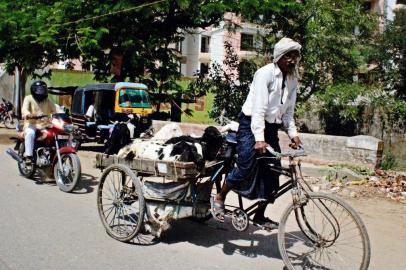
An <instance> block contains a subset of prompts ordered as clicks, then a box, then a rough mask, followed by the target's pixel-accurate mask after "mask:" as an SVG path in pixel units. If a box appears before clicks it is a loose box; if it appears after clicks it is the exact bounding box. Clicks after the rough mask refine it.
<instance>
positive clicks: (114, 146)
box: [104, 123, 131, 155]
mask: <svg viewBox="0 0 406 270" xmlns="http://www.w3.org/2000/svg"><path fill="white" fill-rule="evenodd" d="M130 142H131V137H130V130H129V129H128V127H127V124H125V123H118V124H116V125H115V126H114V128H113V131H112V132H111V135H110V137H109V138H108V139H107V142H106V144H105V145H104V147H105V151H104V153H105V154H108V155H115V154H117V153H118V152H119V151H120V149H121V148H123V147H124V146H126V145H127V144H129V143H130Z"/></svg>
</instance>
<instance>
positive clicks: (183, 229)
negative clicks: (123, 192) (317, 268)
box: [0, 145, 283, 270]
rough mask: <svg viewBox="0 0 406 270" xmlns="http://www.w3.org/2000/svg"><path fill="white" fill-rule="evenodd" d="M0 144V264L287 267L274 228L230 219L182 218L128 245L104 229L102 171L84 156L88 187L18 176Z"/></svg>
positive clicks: (38, 266)
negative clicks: (241, 229) (240, 226)
mask: <svg viewBox="0 0 406 270" xmlns="http://www.w3.org/2000/svg"><path fill="white" fill-rule="evenodd" d="M5 149H6V146H4V145H0V164H1V165H0V181H1V185H0V194H1V195H0V205H1V207H0V218H1V226H0V239H1V242H0V269H1V270H3V269H18V270H24V269H41V270H42V269H99V270H103V269H109V270H111V269H114V270H115V269H126V270H128V269H164V268H165V269H179V270H180V269H188V270H189V269H282V268H283V263H282V261H281V259H280V255H279V252H278V251H277V242H276V233H267V232H264V231H258V230H256V231H255V230H250V231H249V232H248V233H247V232H246V233H242V234H241V233H237V232H235V231H234V230H233V229H231V228H230V227H229V226H227V225H221V226H217V224H216V223H214V222H209V223H208V224H206V225H202V224H198V223H194V222H192V221H188V220H184V221H179V222H177V223H175V224H174V225H173V227H172V228H171V229H170V230H169V231H167V233H166V234H165V235H164V236H162V237H161V239H159V241H152V242H151V241H150V239H149V238H148V237H147V238H146V239H143V242H144V243H145V245H132V244H124V243H121V242H118V241H115V240H114V239H112V238H110V237H109V236H108V235H107V234H106V233H105V231H104V229H103V227H102V224H101V222H100V221H99V216H98V213H97V209H96V192H95V191H96V189H97V183H98V181H97V177H98V176H99V175H100V173H99V171H98V170H96V169H93V168H91V161H92V160H91V159H90V158H88V157H89V156H91V154H86V153H84V154H81V160H82V163H83V164H82V165H83V172H84V175H83V183H84V185H83V189H82V190H80V191H78V192H76V193H74V194H67V193H63V192H61V191H59V190H58V188H57V187H56V186H55V185H54V184H38V183H36V182H35V181H31V180H27V179H24V178H22V177H21V176H19V175H18V172H17V166H16V163H15V162H14V161H13V160H12V159H11V158H9V157H8V156H6V154H4V151H5Z"/></svg>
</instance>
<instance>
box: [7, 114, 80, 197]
mask: <svg viewBox="0 0 406 270" xmlns="http://www.w3.org/2000/svg"><path fill="white" fill-rule="evenodd" d="M43 117H48V116H40V117H39V118H43ZM39 118H38V119H39ZM72 131H73V125H72V121H71V118H70V117H69V116H68V115H67V114H65V113H57V114H53V115H52V116H51V118H50V125H49V127H47V128H45V129H44V130H38V132H37V133H38V134H37V136H36V141H35V146H34V156H33V161H32V162H31V161H27V160H25V158H24V151H25V145H24V132H22V131H21V132H20V133H19V134H18V138H17V139H16V146H15V148H14V150H17V152H15V151H14V150H13V149H11V148H9V149H7V151H6V152H7V153H8V154H9V155H10V156H11V157H12V158H14V159H15V160H16V161H17V165H18V170H19V172H20V174H21V175H22V176H24V177H26V178H33V177H34V174H35V173H36V172H37V171H40V172H41V173H42V175H43V176H44V177H52V176H53V178H55V180H56V184H57V185H58V187H59V189H60V190H62V191H64V192H71V191H73V190H74V189H75V187H76V186H77V184H78V182H79V180H80V178H81V164H80V159H79V157H78V155H77V153H76V149H75V148H74V147H73V146H72V145H71V139H72V136H71V134H72Z"/></svg>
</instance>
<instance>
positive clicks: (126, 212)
mask: <svg viewBox="0 0 406 270" xmlns="http://www.w3.org/2000/svg"><path fill="white" fill-rule="evenodd" d="M97 209H98V211H99V216H100V219H101V221H102V223H103V226H104V228H105V229H106V232H107V233H108V234H109V235H110V236H111V237H113V238H114V239H116V240H119V241H122V242H128V241H130V240H131V239H133V238H134V237H135V236H136V235H137V234H138V232H139V231H140V229H141V227H142V222H143V218H144V212H145V201H144V195H143V193H142V188H141V183H140V181H139V179H138V177H137V176H136V174H135V173H134V172H133V171H132V170H131V169H130V168H128V167H127V166H125V165H122V164H113V165H110V166H109V167H107V169H106V170H105V171H104V172H103V174H102V176H101V178H100V183H99V187H98V191H97Z"/></svg>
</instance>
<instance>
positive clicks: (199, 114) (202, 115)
mask: <svg viewBox="0 0 406 270" xmlns="http://www.w3.org/2000/svg"><path fill="white" fill-rule="evenodd" d="M213 100H214V95H213V94H212V93H208V94H207V95H206V97H205V103H204V110H203V111H195V110H194V109H195V104H193V103H191V104H183V105H182V109H183V110H185V109H187V108H188V106H189V109H192V110H194V111H193V115H192V116H188V115H185V114H182V122H186V123H196V124H208V125H211V124H216V122H215V121H214V119H211V118H210V117H209V111H210V110H211V108H212V107H213Z"/></svg>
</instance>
